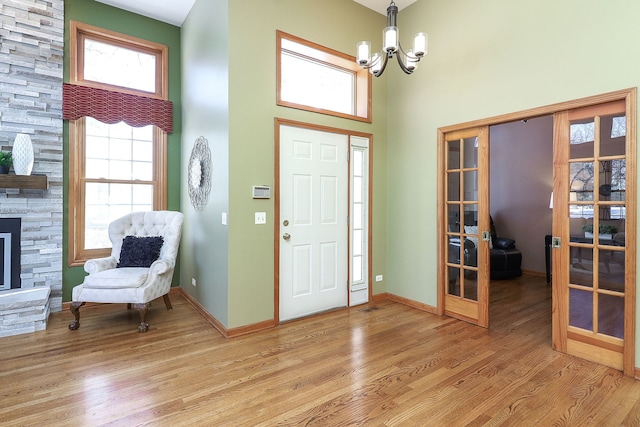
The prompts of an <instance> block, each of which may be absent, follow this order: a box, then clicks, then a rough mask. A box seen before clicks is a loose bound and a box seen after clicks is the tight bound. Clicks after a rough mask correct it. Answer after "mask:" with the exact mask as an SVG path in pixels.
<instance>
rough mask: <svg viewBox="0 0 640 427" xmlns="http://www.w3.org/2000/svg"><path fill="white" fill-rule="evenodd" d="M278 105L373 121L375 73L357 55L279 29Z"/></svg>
mask: <svg viewBox="0 0 640 427" xmlns="http://www.w3.org/2000/svg"><path fill="white" fill-rule="evenodd" d="M277 46H278V49H277V51H278V57H277V75H278V77H277V78H278V81H277V104H278V105H281V106H285V107H292V108H298V109H302V110H308V111H314V112H317V113H323V114H329V115H334V116H339V117H345V118H350V119H354V120H358V121H364V122H369V123H370V122H371V97H370V95H369V94H370V92H371V75H370V73H368V72H367V70H365V69H362V68H361V67H359V66H358V65H357V64H356V63H355V58H353V57H351V56H349V55H347V54H344V53H342V52H338V51H335V50H332V49H329V48H326V47H324V46H320V45H318V44H315V43H312V42H310V41H307V40H304V39H301V38H299V37H295V36H292V35H290V34H287V33H284V32H282V31H278V32H277Z"/></svg>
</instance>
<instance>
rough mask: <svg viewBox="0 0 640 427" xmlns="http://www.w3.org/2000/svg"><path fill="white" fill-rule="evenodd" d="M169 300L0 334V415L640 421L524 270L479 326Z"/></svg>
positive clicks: (410, 422)
mask: <svg viewBox="0 0 640 427" xmlns="http://www.w3.org/2000/svg"><path fill="white" fill-rule="evenodd" d="M172 303H173V307H174V309H173V310H171V311H167V310H165V309H164V305H163V303H162V300H159V301H157V302H154V305H153V308H152V309H151V310H150V312H149V314H148V321H149V323H150V325H151V327H150V329H149V332H147V333H145V334H139V333H137V318H138V313H137V312H136V311H135V310H127V309H126V306H124V305H117V304H105V305H97V306H93V307H83V308H82V318H81V327H80V329H78V330H77V331H69V330H68V329H67V324H68V323H69V322H70V321H71V320H72V316H71V314H70V313H54V314H52V315H51V317H50V320H49V325H48V327H47V330H46V331H40V332H35V333H32V334H25V335H19V336H16V337H7V338H2V339H0V384H1V385H2V386H1V387H0V402H2V403H1V404H0V424H1V425H3V426H41V425H49V426H51V425H53V426H57V425H61V426H62V425H78V426H92V427H93V426H112V425H114V426H119V425H122V426H139V425H140V426H142V425H145V426H147V425H149V426H172V427H173V426H233V427H237V426H251V427H253V426H275V425H280V426H299V425H320V426H323V425H326V426H352V425H372V426H462V425H464V426H498V425H505V426H547V425H549V426H551V425H557V426H589V425H593V426H618V425H620V426H633V425H636V426H637V425H640V382H638V381H635V380H633V379H631V378H628V377H625V376H623V375H622V373H620V372H618V371H616V370H613V369H611V368H607V367H603V366H598V365H595V364H593V363H591V362H588V361H584V360H581V359H578V358H575V357H572V356H568V355H564V354H561V353H558V352H555V351H553V350H552V349H551V289H550V287H549V286H548V285H546V283H544V278H541V277H539V276H534V275H525V276H523V277H522V278H520V279H517V280H507V281H494V282H492V283H491V325H490V328H489V329H482V328H478V327H476V326H473V325H470V324H468V323H465V322H461V321H458V320H455V319H452V318H448V317H439V316H436V315H433V314H430V313H425V312H422V311H419V310H416V309H414V308H410V307H407V306H404V305H401V304H398V303H395V302H391V301H385V302H381V303H378V304H376V305H372V306H361V307H354V308H351V309H348V310H339V311H334V312H330V313H325V314H322V315H319V316H314V317H311V318H308V319H303V320H298V321H293V322H289V323H286V324H283V325H280V326H278V327H277V328H274V329H270V330H265V331H261V332H257V333H254V334H250V335H245V336H241V337H237V338H232V339H225V338H224V337H222V336H221V335H220V334H219V333H218V332H217V331H215V330H214V329H212V328H211V326H210V325H209V323H208V322H207V321H206V320H205V319H203V318H202V317H201V316H200V315H199V314H198V312H197V311H196V310H195V309H194V308H193V307H191V305H190V304H189V303H188V302H187V301H186V300H185V299H183V298H181V297H180V296H179V295H176V296H172Z"/></svg>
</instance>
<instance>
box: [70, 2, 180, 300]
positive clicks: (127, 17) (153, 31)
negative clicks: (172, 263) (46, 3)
mask: <svg viewBox="0 0 640 427" xmlns="http://www.w3.org/2000/svg"><path fill="white" fill-rule="evenodd" d="M64 15H65V32H64V37H65V44H64V45H65V50H64V56H65V69H64V81H65V82H68V81H69V21H70V20H75V21H80V22H84V23H86V24H90V25H95V26H97V27H101V28H106V29H108V30H112V31H116V32H119V33H123V34H128V35H131V36H134V37H139V38H142V39H146V40H151V41H154V42H157V43H162V44H165V45H167V46H168V47H169V100H170V101H171V102H173V111H174V116H173V133H172V134H169V137H168V155H169V156H168V180H167V181H168V202H167V207H168V209H170V210H180V143H181V134H182V116H181V114H180V111H181V109H182V106H181V99H182V95H181V85H180V82H181V80H182V79H181V69H180V28H179V27H176V26H174V25H170V24H165V23H163V22H159V21H156V20H153V19H149V18H145V17H143V16H140V15H136V14H134V13H130V12H126V11H124V10H121V9H116V8H113V7H111V6H107V5H104V4H102V3H99V2H96V1H93V0H65V2H64ZM63 150H64V158H65V164H64V176H63V188H64V197H63V202H64V211H63V216H64V227H65V228H64V233H63V236H64V243H63V246H64V253H63V266H62V267H63V269H62V276H63V285H62V300H63V301H69V300H70V299H71V289H73V287H74V286H75V285H77V284H79V283H81V282H82V280H83V277H84V275H85V273H84V270H83V269H82V267H69V262H68V256H67V252H68V251H67V248H68V241H67V236H68V227H67V224H68V218H69V194H68V191H67V189H68V188H69V165H68V162H67V159H68V154H69V126H68V123H67V122H65V124H64V147H63ZM178 267H179V266H178ZM178 272H179V268H176V275H175V276H174V282H176V278H177V277H179V276H178Z"/></svg>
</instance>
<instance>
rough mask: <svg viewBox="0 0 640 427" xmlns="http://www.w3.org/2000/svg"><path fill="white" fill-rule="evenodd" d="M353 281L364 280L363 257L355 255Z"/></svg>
mask: <svg viewBox="0 0 640 427" xmlns="http://www.w3.org/2000/svg"><path fill="white" fill-rule="evenodd" d="M352 271H353V281H354V282H359V281H361V280H362V257H361V256H355V257H353V269H352Z"/></svg>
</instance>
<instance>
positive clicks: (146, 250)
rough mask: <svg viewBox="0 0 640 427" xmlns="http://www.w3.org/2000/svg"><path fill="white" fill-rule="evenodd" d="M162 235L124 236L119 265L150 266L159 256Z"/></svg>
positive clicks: (162, 239) (162, 240)
mask: <svg viewBox="0 0 640 427" xmlns="http://www.w3.org/2000/svg"><path fill="white" fill-rule="evenodd" d="M163 243H164V238H163V237H162V236H150V237H137V236H125V238H124V240H122V249H121V250H120V262H119V263H118V265H116V268H120V267H150V266H151V264H153V262H154V261H155V260H157V259H158V258H159V257H160V249H162V244H163Z"/></svg>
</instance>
